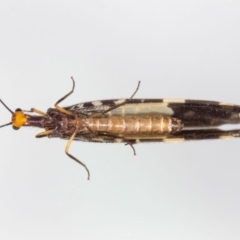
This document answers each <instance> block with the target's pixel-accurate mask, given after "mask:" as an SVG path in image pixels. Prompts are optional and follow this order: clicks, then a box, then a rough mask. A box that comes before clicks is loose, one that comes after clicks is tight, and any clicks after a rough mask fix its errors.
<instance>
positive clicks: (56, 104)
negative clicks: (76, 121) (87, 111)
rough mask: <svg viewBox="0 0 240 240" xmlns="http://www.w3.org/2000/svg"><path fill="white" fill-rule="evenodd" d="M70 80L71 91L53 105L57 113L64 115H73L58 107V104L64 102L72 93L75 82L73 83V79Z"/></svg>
mask: <svg viewBox="0 0 240 240" xmlns="http://www.w3.org/2000/svg"><path fill="white" fill-rule="evenodd" d="M71 79H72V82H73V86H72V90H71V91H70V92H69V93H67V94H66V95H64V96H63V97H62V98H60V99H59V100H58V101H57V102H56V103H55V105H54V106H55V108H56V109H57V110H58V111H60V112H63V113H66V114H68V115H73V113H72V112H70V111H68V110H66V109H64V108H62V107H61V106H59V105H58V104H59V103H60V102H62V101H63V100H65V99H66V98H67V97H69V96H70V95H71V94H72V93H73V92H74V88H75V81H74V79H73V77H71Z"/></svg>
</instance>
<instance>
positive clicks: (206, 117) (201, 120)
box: [65, 99, 240, 127]
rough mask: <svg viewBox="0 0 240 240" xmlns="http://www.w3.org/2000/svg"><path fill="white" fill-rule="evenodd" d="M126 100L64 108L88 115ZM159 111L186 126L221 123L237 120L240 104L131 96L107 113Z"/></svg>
mask: <svg viewBox="0 0 240 240" xmlns="http://www.w3.org/2000/svg"><path fill="white" fill-rule="evenodd" d="M124 101H126V99H112V100H100V101H93V102H84V103H79V104H75V105H72V106H69V107H65V109H67V110H68V111H73V112H74V113H76V114H85V115H88V116H91V115H92V114H94V113H102V112H104V111H106V110H108V109H109V108H111V107H114V106H117V105H119V104H121V103H123V102H124ZM153 114H161V115H163V116H171V117H175V118H178V119H180V120H182V122H183V123H184V126H185V127H205V126H220V125H223V124H236V123H240V117H239V116H240V106H238V105H232V104H228V103H223V102H215V101H202V100H185V99H131V100H130V102H127V103H126V104H124V105H122V106H119V107H117V108H115V109H113V110H111V111H109V112H107V113H106V114H105V115H106V116H111V115H120V116H124V115H153Z"/></svg>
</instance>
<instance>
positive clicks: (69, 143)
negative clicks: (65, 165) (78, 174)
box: [65, 128, 90, 180]
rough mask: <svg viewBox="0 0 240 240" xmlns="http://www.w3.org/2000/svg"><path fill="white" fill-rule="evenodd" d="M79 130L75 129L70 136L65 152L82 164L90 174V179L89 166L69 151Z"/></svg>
mask: <svg viewBox="0 0 240 240" xmlns="http://www.w3.org/2000/svg"><path fill="white" fill-rule="evenodd" d="M78 132H79V130H78V129H77V128H76V130H75V131H74V133H73V134H72V136H71V137H70V139H69V140H68V142H67V145H66V147H65V153H66V154H67V155H68V157H70V158H71V159H73V160H74V161H76V162H77V163H79V164H81V165H82V166H83V167H84V168H85V169H86V171H87V174H88V178H87V179H88V180H89V179H90V172H89V170H88V168H87V166H86V165H85V164H84V163H83V162H81V161H80V160H78V159H77V158H76V157H74V156H73V155H71V154H70V153H69V152H68V151H69V148H70V146H71V144H72V141H73V140H74V138H75V136H76V134H77V133H78Z"/></svg>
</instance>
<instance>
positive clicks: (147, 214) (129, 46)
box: [0, 0, 240, 240]
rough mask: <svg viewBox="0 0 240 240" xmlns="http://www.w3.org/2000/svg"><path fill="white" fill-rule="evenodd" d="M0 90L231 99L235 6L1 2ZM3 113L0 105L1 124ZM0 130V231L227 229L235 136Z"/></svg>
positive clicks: (236, 99)
mask: <svg viewBox="0 0 240 240" xmlns="http://www.w3.org/2000/svg"><path fill="white" fill-rule="evenodd" d="M0 31H1V34H0V97H1V99H3V100H4V101H5V102H6V104H7V105H8V106H9V107H10V108H11V109H13V110H15V108H17V107H20V108H23V109H30V108H31V107H35V108H38V109H40V110H43V111H46V110H47V108H48V107H52V106H53V105H54V103H55V102H56V101H57V100H58V99H59V98H60V97H62V96H63V95H64V94H66V93H67V92H68V91H69V90H70V89H71V86H72V85H71V80H70V76H74V78H75V80H76V91H75V93H74V94H73V95H72V96H71V97H69V98H68V99H67V100H66V101H65V102H64V103H63V106H67V105H70V104H75V103H78V102H84V101H91V100H99V99H109V98H121V97H129V96H130V95H131V94H132V93H133V91H134V90H135V88H136V86H137V82H138V80H141V81H142V84H141V87H140V90H139V92H138V93H137V96H136V97H137V98H164V97H173V98H189V99H204V100H218V101H228V102H232V103H240V95H239V86H240V84H239V81H240V3H239V1H238V0H207V1H190V0H189V1H187V0H185V1H179V0H172V1H170V0H169V1H160V0H159V1H151V0H145V1H134V0H128V1H116V0H111V1H110V0H105V1H101V0H100V1H96V0H95V1H94V0H89V1H79V0H76V1H73V0H68V1H62V0H60V1H46V0H41V1H30V0H28V1H16V0H15V1H14V0H11V1H6V0H2V1H1V2H0ZM10 119H11V115H10V113H9V112H8V111H7V110H6V109H5V108H4V107H3V106H0V122H1V124H4V123H7V122H9V121H10ZM40 131H41V129H34V128H23V129H20V130H19V131H14V130H12V128H11V127H5V128H2V129H0V143H1V144H0V146H1V149H0V238H1V239H5V240H8V239H31V240H34V239H71V240H74V239H84V240H85V239H86V240H88V239H91V240H92V239H93V240H95V239H104V240H108V239H109V240H113V239H114V240H118V239H137V240H141V239H158V240H159V239H164V240H165V239H168V240H172V239H174V240H178V239H184V240H188V239H191V240H192V239H194V240H196V239H204V240H208V239H231V240H232V239H239V238H240V228H239V226H240V204H239V202H240V148H239V146H240V145H239V144H240V142H239V140H238V139H233V140H229V141H227V140H226V141H224V140H222V141H220V140H215V141H201V142H185V143H179V144H171V143H168V144H164V143H162V144H157V143H156V144H140V145H137V146H136V147H135V148H136V151H137V156H133V153H132V150H131V148H130V147H125V146H124V145H121V144H120V145H118V144H116V145H114V144H94V143H82V142H74V143H73V144H72V146H71V150H70V152H71V153H72V154H73V155H74V156H76V157H78V158H79V159H80V160H81V161H83V162H84V163H86V165H87V166H88V167H89V169H90V171H91V180H90V181H87V180H86V177H87V174H86V172H85V170H84V169H83V168H82V167H81V166H79V165H77V164H76V163H75V162H74V161H72V160H71V159H69V158H68V157H67V156H66V155H65V154H64V148H65V144H66V141H63V140H59V139H47V138H46V139H36V138H35V137H34V136H35V135H36V134H37V133H38V132H40Z"/></svg>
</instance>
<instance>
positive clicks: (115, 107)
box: [101, 81, 141, 115]
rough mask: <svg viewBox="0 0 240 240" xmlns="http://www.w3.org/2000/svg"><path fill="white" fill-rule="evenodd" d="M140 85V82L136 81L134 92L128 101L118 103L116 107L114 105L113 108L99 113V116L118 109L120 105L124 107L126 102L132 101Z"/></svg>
mask: <svg viewBox="0 0 240 240" xmlns="http://www.w3.org/2000/svg"><path fill="white" fill-rule="evenodd" d="M140 83H141V81H138V85H137V88H136V90H135V91H134V93H133V94H132V96H131V97H130V98H129V99H125V101H124V102H122V103H119V104H117V105H115V106H113V107H110V108H109V109H107V110H106V111H103V112H102V113H101V115H104V114H105V113H107V112H110V111H112V110H113V109H116V108H118V107H120V106H122V105H124V104H126V103H128V102H130V101H131V100H132V99H133V97H134V96H135V94H136V93H137V91H138V89H139V87H140Z"/></svg>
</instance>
